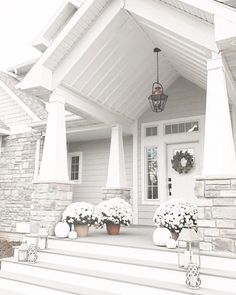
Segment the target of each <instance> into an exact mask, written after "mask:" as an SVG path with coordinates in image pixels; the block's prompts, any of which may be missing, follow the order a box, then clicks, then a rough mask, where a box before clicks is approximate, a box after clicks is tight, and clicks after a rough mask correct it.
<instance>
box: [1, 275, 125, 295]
mask: <svg viewBox="0 0 236 295" xmlns="http://www.w3.org/2000/svg"><path fill="white" fill-rule="evenodd" d="M0 285H1V288H3V290H4V289H6V290H7V291H6V292H8V293H9V295H17V294H18V295H32V294H34V295H72V294H73V295H85V294H86V295H118V294H119V293H116V292H112V291H110V292H106V291H99V290H97V289H94V288H88V287H83V286H80V287H78V286H77V285H72V284H68V283H61V282H60V281H55V280H54V281H52V280H49V279H48V278H47V279H42V278H41V279H40V280H39V278H38V277H33V276H27V275H25V274H22V273H10V272H5V271H1V272H0ZM16 290H20V292H21V293H16V292H15V291H16ZM4 292H5V290H4ZM8 293H0V294H1V295H8Z"/></svg>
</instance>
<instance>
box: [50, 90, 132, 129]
mask: <svg viewBox="0 0 236 295" xmlns="http://www.w3.org/2000/svg"><path fill="white" fill-rule="evenodd" d="M54 93H55V94H57V95H58V96H61V97H64V98H65V105H66V108H67V107H68V108H70V109H71V110H73V111H75V112H76V110H79V112H80V113H82V114H84V115H85V116H86V117H87V118H94V119H96V120H98V121H100V122H103V123H105V124H107V125H108V126H114V125H116V124H120V125H121V126H122V127H123V130H124V131H125V132H126V133H127V134H131V126H132V124H133V120H131V119H129V118H127V117H125V116H123V115H121V114H118V113H116V112H115V111H112V110H109V109H108V108H105V106H102V105H99V104H98V103H96V102H95V101H92V100H91V99H90V98H89V97H87V96H85V95H83V94H81V93H79V92H78V91H74V90H72V89H69V88H67V87H65V86H59V87H58V88H57V89H56V90H55V91H54Z"/></svg>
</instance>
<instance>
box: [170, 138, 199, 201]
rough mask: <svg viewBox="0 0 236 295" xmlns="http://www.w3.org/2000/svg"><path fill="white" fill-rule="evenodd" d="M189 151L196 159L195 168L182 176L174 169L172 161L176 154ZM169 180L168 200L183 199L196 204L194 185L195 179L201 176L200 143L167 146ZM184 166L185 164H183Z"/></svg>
mask: <svg viewBox="0 0 236 295" xmlns="http://www.w3.org/2000/svg"><path fill="white" fill-rule="evenodd" d="M180 151H182V152H185V151H188V152H189V153H190V154H192V155H193V157H194V167H193V168H192V169H191V170H190V171H189V172H188V173H186V174H185V173H183V174H180V173H179V172H177V171H175V170H174V168H173V167H172V163H171V160H172V159H173V156H174V155H175V154H176V152H180ZM167 161H168V164H167V166H168V169H167V173H168V174H167V180H168V190H167V192H168V198H182V199H187V200H190V201H193V202H195V201H196V197H195V196H194V184H195V177H196V176H197V175H200V172H201V167H200V166H201V160H200V145H199V142H187V143H177V144H168V145H167ZM183 164H184V163H183Z"/></svg>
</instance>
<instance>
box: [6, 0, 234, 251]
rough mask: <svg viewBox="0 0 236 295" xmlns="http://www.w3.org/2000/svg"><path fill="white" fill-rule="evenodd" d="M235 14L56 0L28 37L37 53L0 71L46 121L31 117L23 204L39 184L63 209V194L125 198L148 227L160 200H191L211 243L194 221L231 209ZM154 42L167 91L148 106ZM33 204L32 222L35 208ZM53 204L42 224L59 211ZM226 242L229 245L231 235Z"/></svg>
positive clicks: (209, 221) (205, 5)
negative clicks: (189, 162) (28, 187)
mask: <svg viewBox="0 0 236 295" xmlns="http://www.w3.org/2000/svg"><path fill="white" fill-rule="evenodd" d="M226 4H227V3H226ZM228 4H229V3H228ZM235 16H236V11H235V8H233V7H231V6H229V5H225V4H224V3H218V1H211V0H207V1H197V2H196V1H190V0H176V1H169V0H156V1H152V0H147V1H144V0H136V1H134V0H127V1H118V0H113V1H103V0H87V1H66V2H65V3H64V5H63V6H62V7H61V9H60V10H59V11H58V12H57V14H56V15H55V16H54V18H53V19H52V20H51V22H50V23H49V24H48V25H47V26H46V27H45V29H44V30H43V31H42V33H41V34H40V35H39V36H38V37H37V39H36V40H35V41H34V43H33V46H34V47H35V48H37V49H38V50H39V51H41V52H42V54H41V57H40V58H39V59H38V60H36V61H33V62H30V63H28V64H27V63H26V64H24V65H20V66H15V67H12V68H11V69H9V73H10V74H14V75H15V77H16V78H17V79H18V80H19V83H18V84H17V85H16V89H17V91H19V90H21V91H24V92H25V93H30V94H31V95H34V96H36V97H38V98H39V99H40V100H43V101H44V103H46V104H47V110H48V117H47V120H45V118H44V119H41V120H35V119H34V120H33V121H32V122H31V123H30V127H31V128H32V129H33V130H39V131H42V132H44V131H45V140H44V146H43V154H42V160H41V159H40V155H39V156H37V157H38V158H37V160H36V161H35V166H36V169H35V170H36V171H35V174H34V181H35V183H34V190H35V192H34V194H33V198H35V200H33V201H32V202H33V203H36V204H37V203H38V202H39V199H38V198H39V195H40V196H41V191H42V187H44V190H45V194H47V193H48V190H50V192H51V197H50V200H51V202H52V204H54V203H55V202H54V201H55V200H54V198H56V200H57V201H58V199H57V198H58V195H57V193H56V192H58V191H60V192H61V195H60V197H59V200H60V201H61V202H62V204H64V206H65V203H63V202H64V200H65V196H67V200H68V191H69V192H70V198H71V199H70V200H69V201H68V202H70V201H88V202H91V203H94V204H96V203H98V202H99V201H100V200H101V199H102V198H104V196H105V197H111V196H114V195H115V196H122V197H125V198H128V199H129V197H131V199H130V202H131V204H132V206H133V211H134V222H135V223H136V224H142V225H151V224H152V216H153V213H154V210H155V209H156V207H157V206H158V205H159V204H160V202H162V201H164V200H166V199H168V198H172V197H175V198H186V199H190V200H192V201H193V202H196V203H197V204H198V206H199V212H200V213H199V218H201V219H202V220H201V221H200V225H201V226H202V227H203V228H202V235H203V240H204V241H205V242H204V243H203V244H202V247H203V248H204V247H205V248H206V249H208V250H209V249H212V237H210V236H207V239H205V238H204V237H205V236H204V228H205V227H207V228H208V227H216V228H218V222H217V220H218V219H227V220H228V222H229V223H228V225H224V226H223V228H224V230H230V229H231V228H232V224H233V223H234V221H233V219H234V211H235V210H236V209H235V207H234V205H233V204H234V203H233V202H231V201H232V200H231V198H234V197H235V196H236V194H235V192H234V179H235V175H236V160H235V146H234V133H235V132H234V129H235V124H236V121H235V120H236V119H235V103H236V100H235V99H236V86H235V79H236V70H235V59H236V51H235V44H236V41H235V40H236V24H235V22H236V21H235V19H236V18H235ZM155 47H158V48H160V49H161V53H160V67H159V73H160V82H161V83H162V84H163V87H164V91H165V93H167V94H168V100H167V104H166V106H165V109H164V111H163V112H159V113H154V112H152V111H151V109H150V106H149V103H148V96H149V95H150V94H151V87H152V83H153V82H154V81H155V80H156V78H155V77H156V56H155V54H154V53H153V49H154V48H155ZM6 123H7V122H6ZM41 134H43V133H41ZM39 145H40V143H39ZM178 151H183V152H185V151H187V152H189V154H190V155H192V156H193V158H194V165H193V167H191V169H190V171H189V172H188V173H186V174H184V173H183V174H180V173H179V172H178V171H175V170H174V169H173V168H172V166H173V163H172V162H171V161H172V160H173V156H174V155H175V154H176V152H178ZM39 154H40V153H39ZM39 162H40V163H39ZM39 166H40V169H39ZM152 167H157V169H154V170H152ZM196 177H197V185H196V190H195V193H194V187H195V179H196ZM49 187H50V188H49ZM222 190H223V191H222ZM225 191H226V192H225ZM53 192H54V194H55V195H54V196H53ZM218 196H222V197H228V198H230V200H231V201H230V200H227V201H226V199H225V198H224V199H222V201H221V203H219V206H225V208H224V210H223V211H224V212H227V213H226V216H222V213H221V211H222V210H221V209H222V208H221V207H219V208H218V207H217V204H218V203H217V202H218V201H217V200H215V199H214V198H216V197H218ZM208 197H211V198H210V199H209V198H208ZM205 198H207V201H206V200H205ZM223 200H224V201H223ZM34 201H35V202H34ZM53 202H54V203H53ZM231 203H232V204H231ZM41 204H42V207H41V208H40V205H37V206H36V207H37V208H33V209H32V210H31V213H30V216H31V217H30V218H31V219H30V220H31V222H39V221H40V217H39V216H44V214H45V212H44V211H45V208H44V204H43V202H41ZM229 205H230V207H228V206H229ZM231 205H232V206H231ZM52 206H53V205H52ZM62 207H63V205H62ZM36 209H37V210H36ZM218 209H219V210H218ZM54 210H55V212H54V213H53V214H54V215H55V216H54V217H55V220H51V223H52V226H53V224H54V223H55V222H56V221H57V220H58V218H59V216H60V214H61V208H60V209H55V208H54ZM217 210H218V211H220V212H219V214H218V211H217ZM225 210H226V211H225ZM227 210H228V211H227ZM208 211H209V212H210V213H209V214H208V215H207V213H206V212H208ZM43 212H44V213H43ZM45 218H46V216H45ZM213 219H214V220H213ZM233 227H234V226H233ZM229 233H230V232H227V234H229ZM222 234H223V233H222ZM225 234H226V233H225V232H224V235H225ZM219 236H221V234H220V231H219V233H218V237H219ZM217 241H218V240H217ZM218 242H219V245H218V246H219V247H221V242H222V239H221V238H219V241H218ZM218 242H217V243H218ZM226 244H227V247H228V248H229V249H230V251H231V250H232V251H234V247H235V246H234V243H233V242H232V241H231V240H230V241H226ZM224 247H225V246H224ZM227 247H226V248H227ZM228 248H227V249H228Z"/></svg>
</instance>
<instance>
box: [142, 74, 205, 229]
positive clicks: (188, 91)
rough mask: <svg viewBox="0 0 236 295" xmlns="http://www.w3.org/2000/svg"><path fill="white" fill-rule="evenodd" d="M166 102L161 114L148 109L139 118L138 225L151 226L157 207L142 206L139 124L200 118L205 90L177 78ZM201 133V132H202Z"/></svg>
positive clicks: (169, 90) (203, 105) (202, 112)
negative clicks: (193, 117)
mask: <svg viewBox="0 0 236 295" xmlns="http://www.w3.org/2000/svg"><path fill="white" fill-rule="evenodd" d="M166 93H167V94H168V96H169V97H168V101H167V104H166V107H165V110H164V111H163V112H162V113H154V112H152V111H151V110H150V109H148V110H147V111H146V112H145V113H144V114H143V115H142V116H141V117H140V118H139V143H138V150H139V152H138V155H139V158H138V176H139V178H138V192H139V193H138V203H139V206H138V208H139V223H140V224H145V225H153V223H152V218H153V214H154V211H155V209H156V207H157V206H155V205H144V204H142V181H143V180H142V177H141V175H142V167H141V153H143V151H142V150H141V124H142V123H147V122H152V121H153V122H155V121H163V120H171V119H177V118H184V117H192V116H200V115H204V114H205V96H206V94H205V90H203V89H201V88H199V87H198V86H196V85H194V84H193V83H191V82H189V81H188V80H186V79H184V78H182V77H179V78H178V79H177V80H176V81H175V82H174V83H173V84H172V85H171V86H170V88H169V89H168V90H167V91H166ZM202 132H203V130H202Z"/></svg>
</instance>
